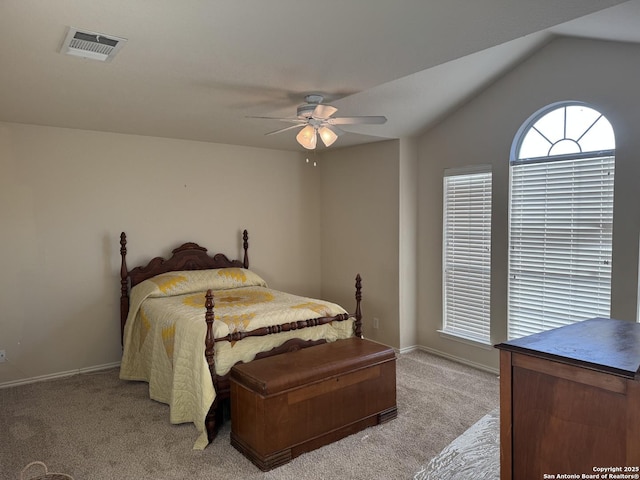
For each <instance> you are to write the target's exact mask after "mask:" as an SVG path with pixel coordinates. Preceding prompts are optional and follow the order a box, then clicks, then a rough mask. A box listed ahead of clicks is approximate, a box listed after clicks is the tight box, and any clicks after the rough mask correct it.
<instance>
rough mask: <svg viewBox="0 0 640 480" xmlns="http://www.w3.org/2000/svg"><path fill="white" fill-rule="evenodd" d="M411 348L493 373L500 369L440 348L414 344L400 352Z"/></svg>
mask: <svg viewBox="0 0 640 480" xmlns="http://www.w3.org/2000/svg"><path fill="white" fill-rule="evenodd" d="M413 350H421V351H423V352H427V353H431V354H432V355H437V356H438V357H443V358H446V359H448V360H452V361H454V362H458V363H462V364H464V365H468V366H470V367H473V368H477V369H478V370H483V371H485V372H489V373H493V374H494V375H500V371H499V370H498V369H496V368H493V367H488V366H486V365H483V364H481V363H476V362H472V361H471V360H468V359H466V358H462V357H457V356H456V355H451V354H450V353H446V352H441V351H440V350H436V349H434V348H429V347H423V346H421V345H415V346H413V347H407V348H403V349H402V351H401V353H407V352H411V351H413Z"/></svg>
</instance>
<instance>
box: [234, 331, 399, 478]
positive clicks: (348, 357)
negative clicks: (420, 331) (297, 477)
mask: <svg viewBox="0 0 640 480" xmlns="http://www.w3.org/2000/svg"><path fill="white" fill-rule="evenodd" d="M395 360H396V357H395V352H394V351H393V349H391V348H389V347H386V346H384V345H380V344H377V343H374V342H371V341H368V340H364V339H361V338H356V337H353V338H349V339H344V340H338V341H336V342H332V343H326V344H323V345H318V346H315V347H311V348H305V349H302V350H298V351H295V352H289V353H284V354H282V355H276V356H273V357H268V358H263V359H260V360H255V361H253V362H250V363H246V364H239V365H236V366H235V367H233V369H232V370H231V375H230V382H231V444H232V445H233V446H234V447H235V448H237V449H238V450H239V451H240V452H242V453H243V454H244V455H245V456H246V457H247V458H249V459H250V460H251V461H252V462H253V463H254V464H256V465H257V466H258V467H259V468H260V469H261V470H263V471H267V470H271V469H272V468H274V467H277V466H280V465H282V464H284V463H287V462H289V461H290V460H291V459H292V458H294V457H297V456H298V455H300V454H302V453H304V452H308V451H310V450H313V449H316V448H319V447H321V446H323V445H327V444H329V443H331V442H334V441H336V440H339V439H341V438H344V437H346V436H347V435H351V434H353V433H356V432H358V431H360V430H362V429H364V428H366V427H369V426H372V425H377V424H379V423H383V422H386V421H388V420H391V419H393V418H396V416H397V413H398V409H397V406H396V364H395Z"/></svg>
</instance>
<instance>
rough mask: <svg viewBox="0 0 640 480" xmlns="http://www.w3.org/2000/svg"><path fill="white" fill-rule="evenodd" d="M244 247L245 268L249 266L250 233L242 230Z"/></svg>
mask: <svg viewBox="0 0 640 480" xmlns="http://www.w3.org/2000/svg"><path fill="white" fill-rule="evenodd" d="M242 248H244V268H249V253H248V251H249V233H248V232H247V231H246V230H245V231H244V232H242Z"/></svg>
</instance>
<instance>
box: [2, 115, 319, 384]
mask: <svg viewBox="0 0 640 480" xmlns="http://www.w3.org/2000/svg"><path fill="white" fill-rule="evenodd" d="M0 172H1V174H0V198H1V201H0V220H1V221H0V224H1V225H2V228H1V230H0V231H1V233H0V256H1V260H2V261H1V264H2V267H3V268H2V275H1V277H0V278H1V280H0V305H1V306H2V313H1V315H0V349H4V350H6V353H7V358H8V362H5V363H2V364H0V383H7V382H12V381H16V380H19V379H26V378H33V377H38V376H43V375H50V374H55V373H58V372H66V371H74V370H77V369H83V368H91V367H94V366H99V365H104V364H109V363H111V362H117V361H119V359H120V339H119V295H120V293H119V269H120V254H119V235H120V232H121V231H123V230H124V231H126V232H127V235H128V239H129V244H128V250H129V254H128V265H129V268H132V267H133V266H136V265H138V264H140V263H142V262H146V261H148V260H150V259H151V257H153V256H158V255H161V256H167V255H169V254H170V251H171V249H172V248H175V247H176V246H178V245H180V244H181V243H183V242H185V241H195V242H197V243H200V244H201V245H203V246H205V247H207V248H209V249H210V253H213V251H214V250H215V252H218V251H220V252H224V253H226V254H228V255H229V256H231V257H234V258H235V257H238V256H239V255H240V254H241V234H240V232H241V230H242V229H243V228H246V229H248V230H249V236H250V238H249V242H250V248H249V255H250V262H251V268H252V269H253V270H255V271H256V272H257V273H259V274H260V275H262V276H263V277H264V278H265V279H266V280H267V281H268V282H269V284H270V286H273V287H275V288H279V289H285V290H288V291H292V292H294V293H300V294H305V295H313V296H317V295H319V294H320V273H319V272H320V239H319V233H320V222H319V219H320V203H319V183H320V182H319V177H318V176H319V173H318V171H317V170H316V169H313V168H312V167H310V166H308V165H306V164H305V163H304V159H303V156H302V155H301V154H299V153H292V152H283V151H275V150H264V149H255V148H245V147H235V146H228V145H220V144H207V143H199V142H189V141H179V140H167V139H160V138H150V137H138V136H128V135H119V134H109V133H96V132H87V131H78V130H67V129H59V128H47V127H37V126H25V125H17V124H6V123H5V124H2V123H0Z"/></svg>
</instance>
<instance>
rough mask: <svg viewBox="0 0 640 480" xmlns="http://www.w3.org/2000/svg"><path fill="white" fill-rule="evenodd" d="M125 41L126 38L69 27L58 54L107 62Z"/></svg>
mask: <svg viewBox="0 0 640 480" xmlns="http://www.w3.org/2000/svg"><path fill="white" fill-rule="evenodd" d="M126 41H127V39H126V38H120V37H115V36H113V35H103V34H102V33H95V32H87V31H81V30H78V29H76V28H73V27H69V32H68V33H67V36H66V38H65V39H64V42H63V43H62V47H61V48H60V52H61V53H66V54H67V55H74V56H76V57H83V58H90V59H93V60H100V61H102V62H109V61H111V59H112V58H113V57H114V55H115V54H116V53H118V51H119V50H120V49H121V48H122V46H123V45H124V43H125V42H126Z"/></svg>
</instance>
